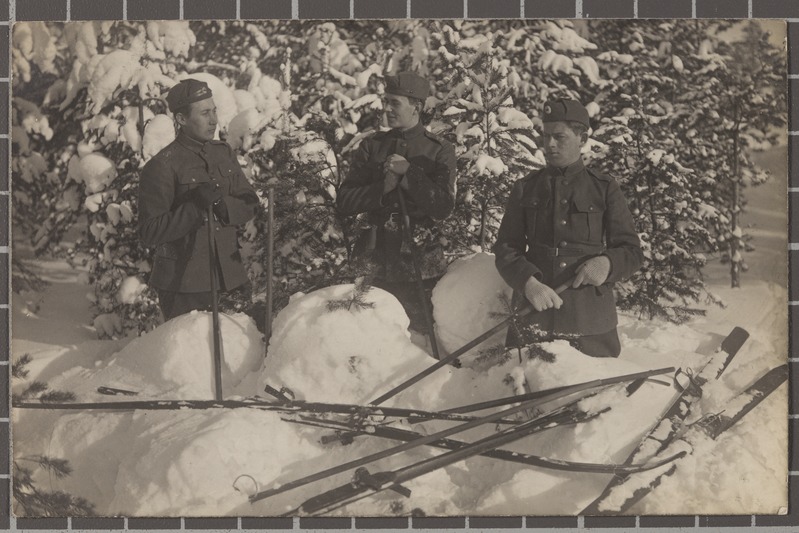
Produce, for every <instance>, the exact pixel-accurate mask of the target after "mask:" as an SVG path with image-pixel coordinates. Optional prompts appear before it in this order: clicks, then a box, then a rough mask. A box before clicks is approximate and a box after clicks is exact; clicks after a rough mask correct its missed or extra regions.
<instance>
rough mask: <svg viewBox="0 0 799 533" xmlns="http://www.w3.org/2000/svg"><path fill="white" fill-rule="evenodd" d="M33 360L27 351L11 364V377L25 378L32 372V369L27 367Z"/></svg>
mask: <svg viewBox="0 0 799 533" xmlns="http://www.w3.org/2000/svg"><path fill="white" fill-rule="evenodd" d="M31 361H33V358H32V357H31V355H30V354H28V353H26V354H24V355H23V356H22V357H20V358H19V359H17V360H16V361H14V363H13V364H12V365H11V377H12V378H17V379H25V378H27V377H28V374H30V370H28V369H27V368H25V367H26V366H28V364H30V362H31Z"/></svg>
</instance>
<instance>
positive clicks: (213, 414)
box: [12, 156, 787, 516]
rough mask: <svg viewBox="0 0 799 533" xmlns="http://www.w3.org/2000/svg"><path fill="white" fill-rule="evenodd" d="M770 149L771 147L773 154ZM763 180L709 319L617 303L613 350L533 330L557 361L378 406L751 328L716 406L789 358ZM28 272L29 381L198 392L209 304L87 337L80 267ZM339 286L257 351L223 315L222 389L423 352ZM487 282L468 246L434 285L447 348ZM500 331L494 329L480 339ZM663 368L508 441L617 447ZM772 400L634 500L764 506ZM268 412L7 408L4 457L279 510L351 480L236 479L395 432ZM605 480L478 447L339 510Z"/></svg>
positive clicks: (86, 397) (392, 361) (204, 384)
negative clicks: (31, 284) (58, 462)
mask: <svg viewBox="0 0 799 533" xmlns="http://www.w3.org/2000/svg"><path fill="white" fill-rule="evenodd" d="M775 160H776V161H777V162H778V163H779V162H780V161H782V159H781V158H780V157H779V156H776V157H775ZM772 163H773V161H772ZM783 164H784V163H783ZM778 176H779V174H778ZM775 182H776V183H769V184H767V185H765V186H764V187H763V188H761V189H759V190H757V194H754V195H753V196H752V203H751V206H750V214H749V215H747V218H745V219H744V221H745V223H746V222H748V223H750V224H753V225H754V226H753V228H752V230H753V233H754V234H755V236H756V237H757V239H756V241H755V244H757V245H758V246H759V251H758V252H757V254H750V256H751V259H749V260H748V262H749V266H750V270H749V272H748V273H746V274H745V275H744V283H743V287H742V288H741V289H736V290H733V289H729V288H727V287H726V285H727V281H726V278H725V276H726V272H725V271H724V267H714V268H710V269H708V272H709V276H710V282H711V285H712V288H713V290H714V292H715V293H716V294H717V295H718V296H720V297H722V299H723V300H724V301H725V302H726V304H727V307H726V308H724V309H720V308H708V312H707V315H706V316H705V317H701V318H697V319H696V320H694V321H693V322H691V323H690V324H686V325H681V326H675V325H669V324H665V323H662V322H649V321H642V320H638V319H637V317H634V316H630V315H626V314H623V315H622V316H621V317H620V326H619V331H620V334H621V338H622V343H623V352H622V355H621V357H619V358H618V359H593V358H589V357H586V356H584V355H582V354H580V353H578V352H576V351H575V350H574V349H572V348H571V347H570V346H568V344H567V343H565V342H563V341H559V342H554V343H549V344H548V345H547V348H548V349H549V350H550V351H552V352H553V353H554V354H555V355H556V362H555V363H545V362H541V361H539V360H533V361H524V362H522V363H520V361H519V359H518V358H517V357H516V355H515V354H514V355H513V357H512V358H511V359H510V361H508V362H506V363H505V364H502V365H497V366H493V367H490V368H487V369H484V368H479V369H478V368H469V363H470V361H471V358H469V357H466V358H464V362H465V363H466V364H465V366H464V368H461V369H454V368H453V367H449V366H448V367H446V368H444V369H441V370H440V371H438V372H436V373H435V374H433V375H432V376H430V377H428V378H426V379H425V380H423V381H421V382H420V383H419V384H417V385H416V386H414V387H412V388H411V389H409V390H408V391H406V392H404V393H402V394H401V395H399V396H398V397H396V398H394V399H392V400H391V401H390V402H389V403H390V404H394V405H401V406H406V407H413V408H420V409H428V410H437V409H445V408H448V407H454V406H457V405H461V404H466V403H472V402H475V401H481V400H487V399H491V398H496V397H501V396H507V395H510V394H513V393H514V392H518V391H520V390H524V389H525V387H526V388H528V389H530V390H538V389H544V388H549V387H554V386H559V385H563V384H570V383H577V382H582V381H588V380H591V379H595V378H598V377H607V376H614V375H619V374H625V373H630V372H636V371H640V370H642V369H650V368H660V367H665V366H680V367H683V368H691V367H695V366H696V365H698V364H700V363H701V361H703V357H704V356H703V355H702V354H707V353H709V352H710V351H711V350H712V349H713V347H714V346H715V345H717V344H718V342H719V341H720V339H721V338H722V337H723V336H724V335H726V334H727V333H729V331H730V330H731V329H732V326H734V325H741V326H744V327H745V328H746V329H747V330H748V331H749V332H750V334H751V337H750V339H749V341H748V342H747V343H746V344H745V345H744V348H743V349H742V350H741V352H740V353H739V355H738V356H737V357H736V359H735V360H734V361H733V364H732V365H731V366H730V368H729V369H728V371H727V372H726V373H725V375H724V376H723V377H722V379H721V380H720V381H719V382H717V383H713V384H711V385H709V386H708V387H707V388H706V390H705V397H704V398H703V400H702V402H701V404H700V408H699V412H701V413H714V412H718V411H720V410H722V409H723V408H724V406H725V404H726V403H727V402H728V401H729V399H730V396H731V395H732V394H733V392H734V391H735V390H738V389H740V388H743V387H744V386H746V385H747V384H748V383H749V382H751V381H752V380H753V379H754V378H755V377H757V376H758V375H760V374H762V373H763V372H765V371H766V370H768V369H769V368H771V367H774V366H776V365H778V364H781V363H783V362H784V361H785V359H786V353H787V306H786V305H785V303H786V300H787V294H786V290H785V284H784V282H783V278H782V276H781V275H780V273H781V272H784V269H783V270H781V269H780V264H782V265H783V266H784V264H785V253H784V250H786V249H787V236H786V234H785V233H784V228H785V225H784V224H785V214H784V213H783V212H781V211H780V210H777V209H774V208H773V207H770V204H769V202H781V201H783V200H784V194H785V185H784V182H782V184H781V183H780V180H779V179H778V180H775ZM758 195H759V196H758ZM762 237H769V238H762ZM760 258H763V259H760ZM37 268H40V269H41V270H42V272H43V273H44V274H46V276H47V277H48V278H49V280H50V281H51V283H52V284H51V285H50V286H49V287H48V288H47V289H46V290H45V291H43V292H41V293H33V292H29V293H25V294H23V295H15V298H14V299H13V305H12V307H13V310H12V313H13V328H14V329H13V346H12V350H13V356H14V358H18V357H20V356H21V355H23V354H25V353H29V354H31V356H32V357H33V363H31V365H30V370H31V375H30V376H29V377H28V381H30V380H32V379H40V380H44V381H47V382H48V384H49V385H50V387H51V388H52V389H59V390H70V391H73V392H75V393H76V394H77V395H78V399H79V400H80V401H115V400H116V399H115V398H109V397H107V396H101V395H99V394H97V393H96V392H94V391H95V389H96V387H98V386H101V385H104V386H112V387H119V388H126V389H133V390H137V391H140V394H139V396H138V398H137V399H144V398H172V399H180V398H194V399H201V398H211V397H212V394H213V388H212V385H213V380H212V374H211V355H210V350H209V345H210V343H209V339H210V329H209V326H210V317H209V315H208V314H205V313H193V314H190V315H186V316H183V317H179V318H177V319H175V320H172V321H171V322H169V323H167V324H165V325H163V326H161V327H160V328H158V329H157V330H156V331H154V332H152V333H150V334H148V335H146V336H144V337H142V338H139V339H133V340H131V339H119V340H112V341H98V340H96V338H95V334H94V331H92V328H91V327H89V326H86V324H88V323H89V311H88V305H89V302H88V300H87V299H86V298H85V294H86V293H87V292H89V291H90V289H91V288H90V287H88V286H86V285H85V283H83V282H82V278H81V277H80V275H79V273H76V272H74V271H72V270H71V269H70V268H69V267H68V266H67V265H66V264H65V263H63V262H59V261H40V262H39V263H38V264H37ZM758 279H760V280H758ZM775 282H776V283H775ZM465 287H470V288H480V290H472V291H467V290H464V288H465ZM352 290H353V287H352V286H336V287H329V288H325V289H322V290H320V291H316V292H314V293H311V294H308V295H297V296H296V297H295V298H294V299H293V300H292V302H291V303H290V305H289V306H288V307H287V308H286V309H284V310H283V311H282V312H281V313H280V314H279V315H278V317H277V318H276V321H275V324H274V335H273V337H272V341H271V344H270V346H269V356H268V357H267V359H266V360H265V362H263V364H262V357H263V345H262V343H261V336H260V334H259V333H258V331H257V329H256V328H255V325H254V324H253V323H252V321H251V320H250V319H249V318H248V317H246V316H244V315H234V316H231V317H224V318H223V320H222V328H223V331H222V335H223V339H224V343H225V344H224V353H225V361H226V364H225V367H224V375H223V378H224V379H223V381H224V385H225V396H226V397H228V398H237V397H248V396H255V395H261V396H267V395H266V394H265V393H263V385H264V384H265V383H269V384H270V385H272V386H275V387H277V388H280V387H281V386H287V387H289V388H290V389H291V390H292V391H293V392H294V393H295V394H296V395H297V397H298V398H304V399H310V400H323V401H345V402H358V403H367V402H368V401H370V400H371V399H373V398H374V397H375V396H376V395H377V394H379V393H381V392H384V391H385V390H387V389H388V388H390V387H391V386H393V385H395V384H397V383H398V382H400V381H402V380H403V379H404V378H405V377H406V376H409V375H411V374H413V373H415V372H417V371H418V370H420V369H421V368H424V367H425V366H426V365H428V364H431V363H432V359H430V358H429V357H428V356H427V355H426V354H425V353H424V352H423V351H422V350H421V349H420V348H419V347H418V346H417V345H416V344H414V343H413V342H411V338H410V335H409V333H408V332H407V329H406V328H407V324H408V319H407V317H406V316H405V315H404V313H403V312H402V309H401V307H400V306H399V304H398V303H397V302H396V300H394V299H393V297H391V296H390V295H388V294H387V293H385V292H383V291H380V290H379V289H372V290H371V291H369V292H368V293H367V298H366V299H367V301H368V302H372V303H373V304H374V307H373V308H369V307H366V308H364V309H357V310H356V309H350V310H336V311H332V312H328V311H327V310H326V304H327V302H328V301H330V300H334V299H342V298H347V297H349V295H350V294H351V292H352ZM498 291H505V292H506V293H507V287H505V286H504V283H503V282H502V281H501V279H499V277H498V276H497V274H496V272H495V270H494V269H493V261H492V258H491V257H490V256H488V255H485V254H478V255H475V256H472V257H470V258H464V259H461V260H458V261H456V262H455V263H453V265H452V267H451V269H450V273H449V274H448V275H447V276H446V277H445V278H444V279H443V280H442V281H441V282H440V283H439V286H438V287H437V288H436V291H435V294H434V303H435V314H436V318H437V322H438V328H439V334H440V336H441V338H442V342H443V344H444V347H445V349H446V350H448V351H451V350H453V349H454V348H455V347H457V346H459V345H461V344H462V343H463V342H465V340H468V339H470V338H471V337H473V336H475V335H476V334H477V333H479V332H481V331H484V330H485V329H487V327H488V326H490V325H491V324H492V323H493V322H495V321H496V320H497V319H496V318H492V317H491V316H490V312H491V311H492V310H493V311H495V310H501V304H500V303H499V299H498V298H497V292H498ZM501 339H502V335H501V334H500V335H498V336H497V338H496V339H493V340H491V341H489V342H488V343H486V345H487V346H488V345H491V344H492V343H495V342H499V341H501ZM658 381H663V380H658ZM658 381H650V382H648V383H646V384H645V385H644V386H643V387H642V388H641V389H639V390H638V392H636V393H635V394H634V395H633V396H632V397H630V398H626V397H625V396H624V395H623V394H621V393H620V389H619V388H617V389H615V392H613V391H611V392H610V393H607V394H605V395H604V396H603V401H605V402H606V403H607V405H609V406H610V407H611V410H610V411H608V412H607V413H604V414H602V415H601V416H600V417H598V418H597V419H595V420H593V421H591V422H587V423H583V424H579V425H576V426H571V427H562V428H555V429H552V430H548V431H545V432H542V433H539V434H536V435H533V436H530V437H527V438H525V439H524V440H521V441H519V442H517V443H514V444H512V445H509V446H507V448H509V449H513V450H518V451H524V452H526V453H533V454H537V455H543V456H547V457H553V458H560V459H569V460H574V461H594V462H605V463H608V462H620V461H623V460H624V459H625V458H626V456H627V454H628V453H629V451H630V449H631V448H632V447H633V446H634V444H635V443H636V442H637V440H638V437H639V436H640V435H641V434H643V433H644V432H645V431H646V430H647V429H648V428H649V426H650V425H651V424H653V423H654V421H655V419H656V415H657V413H658V412H659V411H661V410H662V409H663V408H664V406H665V404H666V402H667V401H668V399H669V398H670V397H671V395H672V393H673V392H672V389H671V388H670V387H667V386H665V385H663V384H662V382H661V383H659V382H658ZM24 385H25V384H24V383H22V382H19V383H14V388H15V390H17V391H19V390H21V388H23V387H24ZM786 398H787V387H785V386H783V387H781V388H780V390H778V391H777V393H775V394H774V395H773V396H772V397H771V398H769V399H768V400H767V401H766V402H764V404H762V405H761V406H760V407H758V408H757V409H756V410H755V411H753V412H752V413H751V414H750V415H748V416H747V417H746V418H745V419H744V421H743V422H742V423H741V424H739V425H738V426H736V427H735V428H733V429H732V430H730V431H729V432H727V433H725V434H724V435H723V436H722V437H721V438H720V439H719V440H718V441H717V442H710V441H709V440H707V439H694V442H693V444H694V447H695V450H696V451H695V453H694V454H693V455H691V456H690V457H689V458H687V459H685V460H683V462H682V464H681V465H680V467H679V470H678V472H677V474H675V475H674V476H671V477H669V478H666V479H665V480H664V481H663V483H662V484H661V486H660V487H658V488H657V489H656V490H655V491H653V492H652V494H651V495H650V496H649V497H647V498H646V499H644V500H643V501H641V502H640V503H639V504H637V505H636V506H635V507H634V508H633V509H632V512H635V513H639V514H659V513H676V514H694V513H702V514H712V513H724V514H732V513H746V514H750V513H757V514H760V513H762V514H770V513H775V512H777V511H778V510H779V509H780V507H781V506H784V505H785V502H786V498H787V489H786V472H787V453H786V450H787V416H786V414H787V401H786ZM280 418H281V416H280V415H279V414H277V413H270V412H263V411H258V410H253V409H239V410H222V409H213V410H208V411H205V412H199V411H158V412H154V411H151V412H148V411H137V412H135V413H130V412H127V413H109V412H90V413H75V412H71V413H59V412H49V411H22V410H15V411H14V413H13V422H14V424H13V431H14V454H15V458H17V459H19V458H22V457H24V456H29V455H35V454H46V455H49V456H52V457H60V458H64V459H67V460H69V462H70V464H71V466H72V467H73V468H74V474H73V475H72V476H70V477H68V478H66V479H64V480H55V479H50V478H49V477H47V476H41V477H40V478H39V479H38V481H39V483H41V484H42V486H43V487H45V488H53V489H55V488H59V489H63V490H66V491H68V492H70V493H72V494H76V495H80V496H84V497H86V498H88V499H89V500H90V501H92V502H93V503H94V504H95V505H96V506H97V510H98V512H99V513H100V514H102V515H128V516H134V515H139V516H143V515H148V516H152V515H171V516H176V515H184V516H210V515H276V514H281V513H283V512H286V511H288V510H290V509H291V508H293V507H296V506H297V505H298V504H300V503H301V502H302V501H303V500H305V499H306V498H308V497H310V496H312V495H315V494H317V493H319V492H321V491H322V490H324V489H327V488H331V487H333V486H337V485H339V484H341V483H344V482H346V481H348V479H349V474H342V475H338V476H336V477H334V478H332V479H329V480H326V481H323V482H318V483H314V484H312V485H309V486H306V487H303V488H300V489H296V490H293V491H291V492H288V493H286V494H285V495H282V496H280V497H277V498H273V499H268V500H264V501H262V502H259V503H257V504H254V505H252V504H250V503H248V501H247V497H246V494H247V493H248V492H251V491H252V490H254V489H263V488H268V487H272V486H276V485H279V484H282V483H285V482H288V481H291V480H293V479H296V478H298V477H301V476H303V475H306V474H309V473H312V472H316V471H319V470H322V469H324V468H327V467H330V466H333V465H337V464H341V463H343V462H346V461H348V460H351V459H353V458H355V457H360V456H363V455H366V454H368V453H373V452H376V451H379V450H383V449H386V448H388V447H390V446H392V445H393V444H392V443H391V442H390V441H383V440H379V439H377V438H367V437H361V438H358V439H356V440H355V442H354V443H353V444H350V445H348V446H342V445H340V444H329V445H321V444H319V443H318V438H319V437H320V436H321V435H324V434H328V433H329V431H325V430H320V429H315V428H307V427H303V426H299V425H295V424H291V423H288V422H284V421H282V420H280ZM447 426H448V424H446V423H444V422H436V423H425V424H424V425H423V426H421V425H418V424H417V425H413V426H412V427H411V429H414V430H417V431H422V432H427V433H429V432H433V431H435V430H437V429H441V428H444V427H447ZM491 431H493V427H489V428H480V429H477V430H472V431H470V432H467V433H466V434H464V435H458V438H462V439H465V440H474V439H476V438H478V437H481V436H485V435H486V434H487V432H491ZM438 453H440V452H438V451H434V450H431V449H422V448H419V449H415V450H413V451H411V452H408V453H406V454H402V455H400V456H396V457H393V458H390V459H387V460H383V461H380V462H378V463H376V464H374V465H370V470H372V471H375V470H387V469H393V468H397V467H400V466H403V465H406V464H408V463H410V462H412V461H414V460H419V459H422V458H426V457H430V456H432V455H436V454H438ZM609 478H610V476H609V475H599V474H577V473H568V472H556V471H551V470H550V471H547V470H543V469H540V468H533V467H521V466H519V465H516V464H508V463H501V462H499V461H496V460H492V459H487V458H472V459H468V460H465V461H462V462H460V463H458V464H455V465H453V466H450V467H448V468H446V469H443V470H439V471H436V472H434V473H431V474H428V475H426V476H424V477H422V478H420V479H417V480H415V481H412V482H410V483H408V484H407V486H408V488H410V489H412V491H413V493H412V496H411V498H410V499H407V500H406V499H403V498H401V497H399V496H397V495H395V494H393V493H387V494H386V493H384V494H382V495H380V496H377V497H374V498H368V499H365V500H362V501H361V502H358V503H357V504H354V505H351V506H349V507H346V508H344V509H342V510H340V511H337V512H338V513H340V514H345V515H373V516H374V515H391V514H408V513H410V512H411V511H412V510H414V509H419V510H421V511H423V512H424V513H426V514H428V515H452V514H459V515H462V514H470V515H480V514H483V515H496V514H511V515H518V514H525V515H535V514H544V515H551V514H575V513H578V512H579V511H580V510H581V509H582V508H583V507H584V506H585V505H586V504H588V503H589V502H590V501H591V500H592V499H593V498H594V497H596V495H598V494H599V492H600V491H601V490H602V488H603V487H604V485H605V484H606V483H607V482H608V481H609ZM742 480H744V482H742Z"/></svg>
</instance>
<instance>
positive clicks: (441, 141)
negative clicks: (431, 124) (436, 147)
mask: <svg viewBox="0 0 799 533" xmlns="http://www.w3.org/2000/svg"><path fill="white" fill-rule="evenodd" d="M424 134H425V136H426V137H427V138H428V139H430V140H432V141H435V142H437V143H438V144H440V145H442V146H443V145H444V143H446V142H448V141H447V140H446V139H445V138H443V137H439V136H438V135H436V134H435V133H433V132H432V131H430V130H428V129H427V128H425V130H424Z"/></svg>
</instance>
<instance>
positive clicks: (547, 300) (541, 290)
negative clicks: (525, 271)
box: [524, 276, 563, 311]
mask: <svg viewBox="0 0 799 533" xmlns="http://www.w3.org/2000/svg"><path fill="white" fill-rule="evenodd" d="M524 296H525V297H526V298H527V299H528V300H529V301H530V303H531V304H533V308H535V310H536V311H543V310H545V309H552V308H553V307H554V308H555V309H560V306H561V305H563V300H561V298H560V296H558V293H557V292H555V290H554V289H553V288H552V287H550V286H549V285H545V284H543V283H541V282H540V281H538V280H537V279H536V278H535V276H530V279H528V280H527V283H525V284H524Z"/></svg>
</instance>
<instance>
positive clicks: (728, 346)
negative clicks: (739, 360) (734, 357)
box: [721, 326, 749, 353]
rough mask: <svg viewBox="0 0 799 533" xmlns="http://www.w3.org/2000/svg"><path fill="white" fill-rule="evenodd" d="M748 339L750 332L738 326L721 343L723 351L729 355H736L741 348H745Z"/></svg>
mask: <svg viewBox="0 0 799 533" xmlns="http://www.w3.org/2000/svg"><path fill="white" fill-rule="evenodd" d="M748 338H749V332H748V331H746V330H745V329H744V328H742V327H738V326H736V327H734V328H733V330H732V331H731V332H730V334H729V335H727V338H726V339H724V341H723V342H722V343H721V349H722V350H724V351H725V352H727V353H735V352H737V351H738V350H740V349H741V346H743V344H744V343H745V342H746V340H747V339H748Z"/></svg>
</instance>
